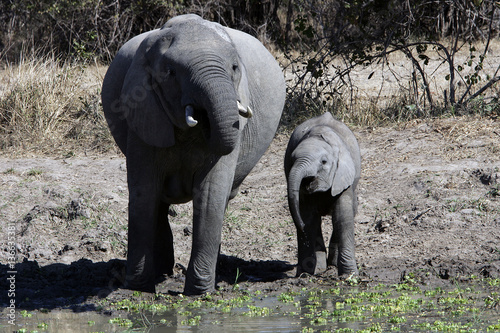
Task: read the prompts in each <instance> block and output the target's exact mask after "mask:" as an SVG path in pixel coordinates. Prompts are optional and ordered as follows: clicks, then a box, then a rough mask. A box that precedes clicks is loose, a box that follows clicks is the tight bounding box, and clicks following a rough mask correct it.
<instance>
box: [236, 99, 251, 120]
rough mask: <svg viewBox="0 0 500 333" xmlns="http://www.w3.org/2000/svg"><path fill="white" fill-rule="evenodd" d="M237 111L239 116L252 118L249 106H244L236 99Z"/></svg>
mask: <svg viewBox="0 0 500 333" xmlns="http://www.w3.org/2000/svg"><path fill="white" fill-rule="evenodd" d="M238 112H239V113H240V116H242V117H245V118H252V116H253V111H252V109H250V106H248V107H246V108H245V107H244V106H243V104H241V102H240V101H238Z"/></svg>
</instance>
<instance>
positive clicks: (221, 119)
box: [196, 59, 240, 155]
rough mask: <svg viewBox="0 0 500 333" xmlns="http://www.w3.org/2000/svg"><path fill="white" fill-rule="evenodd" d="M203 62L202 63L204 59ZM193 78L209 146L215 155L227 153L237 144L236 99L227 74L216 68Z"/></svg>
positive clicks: (207, 68) (199, 71)
mask: <svg viewBox="0 0 500 333" xmlns="http://www.w3.org/2000/svg"><path fill="white" fill-rule="evenodd" d="M205 60H206V59H205ZM198 73H199V75H198V77H197V78H196V79H197V80H196V81H198V82H199V83H198V86H199V87H200V89H201V96H202V97H201V100H200V101H199V103H201V104H202V107H203V109H205V111H206V114H207V117H208V120H209V126H210V131H209V133H210V134H209V138H208V142H209V146H210V149H211V150H212V151H213V152H214V153H215V154H218V155H227V154H229V153H231V152H232V151H233V150H234V149H235V147H236V145H237V144H238V138H239V129H240V128H239V127H240V124H239V119H240V118H239V110H238V98H237V95H236V90H235V88H234V84H233V82H232V80H231V78H230V77H229V74H228V73H227V72H225V71H224V70H223V69H222V68H219V67H218V66H214V65H212V66H208V67H206V70H203V69H201V70H198Z"/></svg>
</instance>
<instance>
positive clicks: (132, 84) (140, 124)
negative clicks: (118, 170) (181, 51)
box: [120, 31, 175, 148]
mask: <svg viewBox="0 0 500 333" xmlns="http://www.w3.org/2000/svg"><path fill="white" fill-rule="evenodd" d="M157 32H158V31H153V32H151V35H150V36H148V37H146V38H145V40H144V41H143V42H142V43H141V45H140V46H139V48H138V49H137V52H136V54H135V56H134V58H133V60H132V63H131V65H130V68H129V69H128V72H127V75H126V76H125V79H124V82H123V86H122V91H121V96H120V110H121V111H122V112H123V115H124V116H125V119H126V120H127V124H128V126H129V127H130V129H131V130H132V131H134V132H135V133H136V134H137V135H138V136H139V137H140V138H141V139H142V140H143V141H144V142H145V143H147V144H149V145H151V146H156V147H162V148H166V147H170V146H173V145H174V143H175V138H174V127H173V124H172V122H171V120H170V118H169V117H168V115H167V113H166V112H167V110H164V109H163V107H162V104H161V102H160V99H159V97H158V96H157V94H156V93H155V91H154V88H153V85H154V84H155V82H154V79H153V76H152V74H153V67H152V65H151V64H149V62H148V60H147V56H146V55H147V52H148V50H149V49H150V48H151V46H152V44H153V43H154V40H155V39H156V38H155V34H156V33H157Z"/></svg>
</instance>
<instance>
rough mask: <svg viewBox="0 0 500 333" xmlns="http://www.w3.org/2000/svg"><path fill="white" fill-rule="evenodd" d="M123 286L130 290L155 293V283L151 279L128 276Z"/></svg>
mask: <svg viewBox="0 0 500 333" xmlns="http://www.w3.org/2000/svg"><path fill="white" fill-rule="evenodd" d="M123 287H124V288H125V289H130V290H137V291H142V292H146V293H155V283H154V282H153V281H144V280H140V279H137V278H129V277H128V276H127V279H126V280H125V284H124V286H123Z"/></svg>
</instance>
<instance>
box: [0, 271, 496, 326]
mask: <svg viewBox="0 0 500 333" xmlns="http://www.w3.org/2000/svg"><path fill="white" fill-rule="evenodd" d="M499 302H500V280H499V279H496V280H483V281H481V282H480V283H478V284H476V285H455V286H453V287H448V288H434V289H430V288H426V289H424V287H418V286H415V285H412V284H408V283H404V284H399V285H393V286H382V285H380V286H376V287H371V288H366V287H363V288H361V287H357V286H354V287H352V286H350V287H346V286H343V287H338V288H331V289H328V290H306V289H303V290H300V291H297V292H289V293H282V294H278V295H273V296H263V295H261V294H260V293H253V294H248V293H244V292H242V294H241V296H239V297H236V298H233V299H217V300H214V299H207V298H203V299H192V298H182V297H176V298H168V299H162V301H158V300H156V301H154V302H152V303H149V304H146V303H144V302H143V303H141V304H142V305H140V306H137V307H135V306H134V305H133V304H134V303H133V302H129V301H128V300H127V302H118V303H110V304H107V305H104V306H103V310H102V311H101V312H100V313H98V312H81V313H75V312H72V311H70V310H57V311H56V310H53V311H50V312H43V311H18V312H17V313H16V319H15V324H16V325H15V326H12V325H10V324H9V323H8V322H7V320H6V316H5V315H6V314H7V312H6V311H5V310H4V311H3V313H2V314H3V315H2V319H1V321H0V331H1V332H15V331H18V332H33V331H38V332H130V331H134V332H142V331H144V332H214V331H216V332H319V331H322V330H326V331H333V332H387V331H400V332H428V331H441V332H486V331H487V332H500V303H499ZM159 303H161V306H159ZM137 304H138V303H137ZM152 309H155V311H154V312H153V311H152ZM103 313H108V314H107V315H106V314H103Z"/></svg>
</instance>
